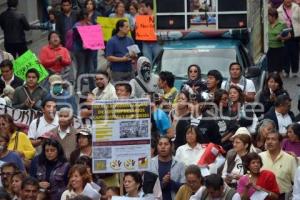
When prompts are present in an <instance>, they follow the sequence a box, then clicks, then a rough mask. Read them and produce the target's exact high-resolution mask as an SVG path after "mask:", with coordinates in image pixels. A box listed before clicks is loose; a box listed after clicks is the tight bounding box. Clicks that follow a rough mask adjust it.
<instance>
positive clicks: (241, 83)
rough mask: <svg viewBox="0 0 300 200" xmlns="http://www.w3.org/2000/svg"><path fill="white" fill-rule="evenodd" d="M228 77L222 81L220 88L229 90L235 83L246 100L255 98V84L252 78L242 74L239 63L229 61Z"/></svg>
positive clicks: (250, 100) (251, 100)
mask: <svg viewBox="0 0 300 200" xmlns="http://www.w3.org/2000/svg"><path fill="white" fill-rule="evenodd" d="M229 73H230V78H229V80H227V81H223V82H222V85H221V88H222V89H224V90H227V91H229V88H230V86H231V85H236V86H238V87H240V88H241V90H242V91H243V94H244V100H245V101H246V102H253V101H254V100H255V93H256V91H255V86H254V83H253V81H252V80H250V79H247V78H246V77H245V76H243V74H242V73H243V69H242V66H241V65H240V64H239V63H236V62H234V63H231V64H230V65H229Z"/></svg>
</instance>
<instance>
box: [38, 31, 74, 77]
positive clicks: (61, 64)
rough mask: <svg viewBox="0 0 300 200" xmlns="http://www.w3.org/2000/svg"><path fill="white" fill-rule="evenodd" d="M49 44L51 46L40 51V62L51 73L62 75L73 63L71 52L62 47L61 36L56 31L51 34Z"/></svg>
mask: <svg viewBox="0 0 300 200" xmlns="http://www.w3.org/2000/svg"><path fill="white" fill-rule="evenodd" d="M48 42H49V44H48V45H46V46H44V47H42V49H41V50H40V55H39V58H40V62H41V64H42V65H43V66H44V67H45V68H46V69H48V70H49V71H50V73H57V74H61V73H62V71H63V70H64V68H65V67H67V66H68V65H70V64H71V62H72V61H71V57H70V54H69V51H68V50H67V49H66V48H64V47H62V45H61V39H60V36H59V34H58V32H56V31H51V32H50V33H49V35H48Z"/></svg>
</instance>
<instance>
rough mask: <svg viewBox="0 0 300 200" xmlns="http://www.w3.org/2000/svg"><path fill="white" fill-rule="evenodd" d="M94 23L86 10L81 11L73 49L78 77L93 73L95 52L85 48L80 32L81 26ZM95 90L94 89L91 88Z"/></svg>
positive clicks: (74, 34)
mask: <svg viewBox="0 0 300 200" xmlns="http://www.w3.org/2000/svg"><path fill="white" fill-rule="evenodd" d="M89 25H92V23H91V22H90V20H89V14H88V12H87V10H86V9H83V10H81V11H80V13H79V15H78V18H77V22H76V23H75V25H74V27H73V48H72V52H73V54H74V56H75V60H76V63H77V77H78V76H80V75H81V74H90V73H93V71H94V67H93V51H92V50H90V49H86V48H84V46H83V42H82V38H81V36H80V34H79V32H78V27H79V26H89ZM90 87H91V86H90ZM91 88H93V87H91Z"/></svg>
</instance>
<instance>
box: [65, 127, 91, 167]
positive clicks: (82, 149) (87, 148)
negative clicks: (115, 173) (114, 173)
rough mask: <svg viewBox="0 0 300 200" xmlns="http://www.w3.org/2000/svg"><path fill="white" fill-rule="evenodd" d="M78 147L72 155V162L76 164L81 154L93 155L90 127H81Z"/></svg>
mask: <svg viewBox="0 0 300 200" xmlns="http://www.w3.org/2000/svg"><path fill="white" fill-rule="evenodd" d="M76 142H77V148H76V149H75V150H74V151H72V153H71V155H70V164H71V165H74V164H75V162H76V160H77V159H78V158H79V157H80V156H87V157H89V158H91V157H92V133H91V131H90V130H89V129H88V128H84V129H81V130H79V131H78V132H77V135H76Z"/></svg>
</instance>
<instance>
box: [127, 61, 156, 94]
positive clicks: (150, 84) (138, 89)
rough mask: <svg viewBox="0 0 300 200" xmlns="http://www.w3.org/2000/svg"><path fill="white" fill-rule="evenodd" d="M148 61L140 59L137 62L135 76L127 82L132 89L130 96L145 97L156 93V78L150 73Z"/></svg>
mask: <svg viewBox="0 0 300 200" xmlns="http://www.w3.org/2000/svg"><path fill="white" fill-rule="evenodd" d="M151 68H152V66H151V64H150V60H149V59H148V58H146V57H143V56H142V57H140V58H139V59H138V61H137V73H138V74H137V76H136V77H135V78H134V79H131V81H130V82H129V83H130V85H131V87H132V94H131V96H133V97H135V98H141V97H145V95H146V94H152V93H158V91H159V88H158V85H157V83H158V76H157V75H156V74H154V73H151Z"/></svg>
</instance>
